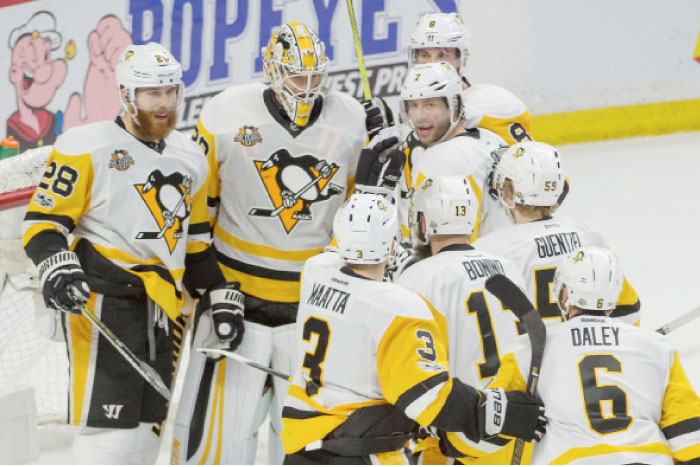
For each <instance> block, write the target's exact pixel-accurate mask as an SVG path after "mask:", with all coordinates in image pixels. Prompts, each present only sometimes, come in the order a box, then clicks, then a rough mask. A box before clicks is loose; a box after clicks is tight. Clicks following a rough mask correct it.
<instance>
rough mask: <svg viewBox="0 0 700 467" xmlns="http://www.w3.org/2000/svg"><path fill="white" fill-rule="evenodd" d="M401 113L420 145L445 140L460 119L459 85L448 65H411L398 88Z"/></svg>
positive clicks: (461, 110)
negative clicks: (399, 89) (399, 90)
mask: <svg viewBox="0 0 700 467" xmlns="http://www.w3.org/2000/svg"><path fill="white" fill-rule="evenodd" d="M440 101H441V102H440ZM401 116H402V118H403V121H404V122H407V123H408V125H409V126H410V127H411V129H412V130H413V132H414V134H415V136H416V137H417V138H418V139H419V140H420V141H421V142H422V143H423V144H425V145H427V146H430V145H432V144H437V143H440V142H442V141H444V140H445V139H447V136H448V135H450V134H451V133H452V131H453V130H454V129H455V128H456V127H457V126H458V125H461V124H462V122H463V119H464V109H463V108H462V84H461V82H460V80H459V76H458V75H457V72H456V71H455V69H454V68H453V67H452V65H450V64H449V63H446V62H438V63H426V64H423V65H416V66H414V67H413V68H412V69H411V71H410V72H409V73H408V76H407V77H406V80H405V81H404V83H403V87H402V88H401Z"/></svg>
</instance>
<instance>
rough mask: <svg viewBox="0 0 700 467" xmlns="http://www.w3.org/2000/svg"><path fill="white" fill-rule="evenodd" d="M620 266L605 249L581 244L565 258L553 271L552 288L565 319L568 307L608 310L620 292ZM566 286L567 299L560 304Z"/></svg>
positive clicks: (615, 257) (621, 278) (610, 252)
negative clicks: (581, 245) (580, 246)
mask: <svg viewBox="0 0 700 467" xmlns="http://www.w3.org/2000/svg"><path fill="white" fill-rule="evenodd" d="M622 282H623V275H622V268H621V267H620V262H619V261H618V259H617V256H616V255H615V253H613V252H612V251H611V250H609V249H607V248H599V247H590V246H588V247H582V248H579V249H578V250H576V251H574V252H571V253H569V254H568V255H566V256H565V257H564V259H563V260H562V262H561V263H559V266H558V267H557V269H556V271H555V273H554V280H553V281H552V288H553V289H554V296H555V297H556V300H557V303H559V308H560V310H561V314H562V316H563V317H564V319H567V318H568V316H569V310H570V307H571V306H575V307H577V308H581V309H583V310H600V311H610V310H612V309H613V308H615V304H616V303H617V299H618V297H619V296H620V292H621V291H622ZM564 286H566V291H567V293H568V298H567V300H566V303H564V306H563V307H562V305H561V303H560V301H559V297H560V296H561V291H562V288H563V287H564Z"/></svg>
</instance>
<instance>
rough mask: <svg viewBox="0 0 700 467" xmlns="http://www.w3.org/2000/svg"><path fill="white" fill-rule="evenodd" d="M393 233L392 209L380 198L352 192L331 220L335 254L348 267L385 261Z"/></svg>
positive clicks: (396, 222)
mask: <svg viewBox="0 0 700 467" xmlns="http://www.w3.org/2000/svg"><path fill="white" fill-rule="evenodd" d="M397 232H398V218H397V215H396V208H395V207H394V205H393V204H391V203H390V202H388V201H387V200H386V199H385V198H384V197H383V196H381V195H376V194H370V193H355V194H353V195H352V196H351V197H350V198H348V200H347V201H346V202H345V204H344V205H343V206H342V207H341V208H340V209H339V210H338V212H337V213H336V214H335V218H334V219H333V234H334V235H335V237H336V239H337V241H338V253H339V254H340V256H341V257H342V258H343V259H344V260H345V262H347V263H350V264H377V263H381V262H383V261H386V260H388V259H389V256H390V255H391V248H392V246H393V245H394V237H395V236H396V233H397Z"/></svg>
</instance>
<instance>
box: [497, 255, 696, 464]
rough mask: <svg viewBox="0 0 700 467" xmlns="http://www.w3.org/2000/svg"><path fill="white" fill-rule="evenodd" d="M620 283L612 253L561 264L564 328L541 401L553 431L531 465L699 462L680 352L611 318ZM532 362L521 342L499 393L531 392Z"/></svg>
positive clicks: (550, 337)
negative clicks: (503, 390)
mask: <svg viewBox="0 0 700 467" xmlns="http://www.w3.org/2000/svg"><path fill="white" fill-rule="evenodd" d="M622 282H623V278H622V271H621V269H620V264H619V262H618V260H617V258H616V257H615V254H614V253H612V252H611V251H610V250H608V249H604V248H596V247H582V248H577V249H575V250H574V251H572V252H571V253H569V254H567V255H566V256H565V257H564V259H563V260H562V262H561V263H560V265H559V266H558V267H557V270H556V273H555V275H554V298H555V301H556V303H557V306H558V307H559V308H560V309H561V313H562V316H563V317H564V320H565V322H564V323H563V324H561V325H559V326H555V327H553V328H552V327H550V328H548V329H547V345H546V346H545V348H544V355H543V358H542V364H541V366H540V368H539V384H538V386H537V394H538V395H539V396H540V397H541V398H542V400H543V401H544V403H545V404H546V407H547V415H546V416H547V420H548V425H547V434H546V435H545V436H544V438H542V439H541V440H540V441H539V442H536V443H534V449H533V455H532V463H533V464H612V465H615V464H617V465H620V464H673V463H676V464H698V463H700V423H699V421H700V398H698V396H697V394H696V393H695V391H694V390H693V388H692V386H691V385H690V383H689V382H688V380H687V378H686V376H685V373H684V371H683V367H682V366H681V363H680V360H679V358H678V353H677V351H676V350H675V349H674V347H673V345H672V344H671V342H670V341H669V340H668V339H667V338H666V337H664V336H662V335H660V334H657V333H655V332H652V331H649V330H645V329H639V328H636V327H634V326H630V325H628V324H626V323H623V322H621V321H620V320H616V319H611V318H609V315H610V312H611V311H612V309H613V307H615V303H616V302H617V298H618V294H619V293H620V290H621V289H622ZM530 355H531V349H530V342H529V340H528V339H527V338H526V337H525V336H522V337H520V338H519V339H518V340H516V342H515V343H514V344H513V345H512V347H511V348H510V349H508V351H507V353H506V354H505V355H504V356H503V358H502V359H501V368H500V369H499V370H498V374H497V375H496V378H495V379H494V381H493V383H492V386H494V387H503V388H506V390H518V389H519V390H522V389H523V388H525V385H526V383H525V380H524V379H523V378H527V375H528V374H529V366H530Z"/></svg>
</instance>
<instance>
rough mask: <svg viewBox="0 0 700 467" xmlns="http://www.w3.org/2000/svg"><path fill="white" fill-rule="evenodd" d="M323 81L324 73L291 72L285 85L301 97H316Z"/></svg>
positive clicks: (303, 98) (285, 80)
mask: <svg viewBox="0 0 700 467" xmlns="http://www.w3.org/2000/svg"><path fill="white" fill-rule="evenodd" d="M322 82H323V74H322V73H304V74H296V75H293V74H290V75H288V76H287V77H286V78H285V79H284V85H285V87H286V88H287V89H288V90H289V92H291V93H292V94H293V95H294V96H296V97H298V98H299V99H302V100H305V99H314V98H315V97H316V92H317V91H318V89H319V88H320V87H321V83H322Z"/></svg>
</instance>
